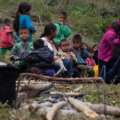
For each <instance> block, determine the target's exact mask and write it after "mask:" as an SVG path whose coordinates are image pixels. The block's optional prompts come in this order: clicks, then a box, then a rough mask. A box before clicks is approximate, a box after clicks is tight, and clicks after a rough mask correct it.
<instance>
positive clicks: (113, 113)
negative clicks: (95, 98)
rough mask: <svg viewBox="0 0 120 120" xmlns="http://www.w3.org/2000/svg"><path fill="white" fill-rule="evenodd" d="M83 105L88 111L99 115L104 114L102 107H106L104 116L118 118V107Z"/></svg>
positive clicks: (119, 109)
mask: <svg viewBox="0 0 120 120" xmlns="http://www.w3.org/2000/svg"><path fill="white" fill-rule="evenodd" d="M83 104H84V105H87V106H88V107H89V108H90V109H92V110H94V111H95V112H97V113H99V114H104V111H105V110H104V108H105V107H104V106H106V111H105V114H106V115H111V116H115V117H120V107H113V106H108V105H104V104H100V105H97V104H90V103H83Z"/></svg>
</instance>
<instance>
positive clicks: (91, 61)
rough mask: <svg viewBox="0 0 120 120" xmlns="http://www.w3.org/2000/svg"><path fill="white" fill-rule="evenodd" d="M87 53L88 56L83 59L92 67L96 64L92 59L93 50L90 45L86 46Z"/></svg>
mask: <svg viewBox="0 0 120 120" xmlns="http://www.w3.org/2000/svg"><path fill="white" fill-rule="evenodd" d="M88 53H89V57H88V58H87V59H85V61H86V63H87V65H88V66H89V67H91V68H94V67H95V65H96V63H95V61H94V60H93V56H94V50H93V49H92V48H91V47H88Z"/></svg>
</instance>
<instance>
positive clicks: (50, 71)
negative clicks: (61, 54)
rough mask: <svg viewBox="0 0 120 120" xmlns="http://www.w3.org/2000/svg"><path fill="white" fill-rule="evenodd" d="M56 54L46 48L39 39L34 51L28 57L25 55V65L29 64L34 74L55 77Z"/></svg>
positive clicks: (34, 45)
mask: <svg viewBox="0 0 120 120" xmlns="http://www.w3.org/2000/svg"><path fill="white" fill-rule="evenodd" d="M53 58H54V53H53V51H51V50H50V49H49V48H48V47H47V46H44V41H43V40H42V39H40V38H39V39H37V40H35V41H34V43H33V51H32V52H31V53H29V54H28V55H25V56H24V55H23V57H22V60H23V61H24V63H29V68H30V71H31V72H32V73H35V74H39V75H47V76H51V77H53V76H54V74H55V63H54V62H53Z"/></svg>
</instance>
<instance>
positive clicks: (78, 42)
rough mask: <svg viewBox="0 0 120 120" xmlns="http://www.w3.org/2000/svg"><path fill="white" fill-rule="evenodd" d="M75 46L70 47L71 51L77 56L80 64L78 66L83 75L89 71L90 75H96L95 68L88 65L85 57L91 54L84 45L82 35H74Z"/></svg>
mask: <svg viewBox="0 0 120 120" xmlns="http://www.w3.org/2000/svg"><path fill="white" fill-rule="evenodd" d="M72 42H73V46H71V47H70V49H69V51H71V52H73V53H74V54H75V56H76V58H77V61H78V64H77V65H76V68H77V69H78V70H79V71H81V72H80V74H81V77H84V73H86V72H87V74H88V75H89V77H94V70H93V69H92V68H90V67H89V66H87V63H86V62H85V59H86V58H87V57H88V56H89V54H88V51H87V50H86V49H85V48H84V47H82V37H81V36H80V35H74V36H73V39H72Z"/></svg>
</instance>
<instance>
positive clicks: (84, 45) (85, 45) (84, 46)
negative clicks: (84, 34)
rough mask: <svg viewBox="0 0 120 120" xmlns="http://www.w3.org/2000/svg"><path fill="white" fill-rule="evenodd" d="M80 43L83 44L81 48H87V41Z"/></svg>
mask: <svg viewBox="0 0 120 120" xmlns="http://www.w3.org/2000/svg"><path fill="white" fill-rule="evenodd" d="M82 45H83V48H84V49H85V50H87V48H88V45H87V43H85V42H83V43H82Z"/></svg>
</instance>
